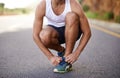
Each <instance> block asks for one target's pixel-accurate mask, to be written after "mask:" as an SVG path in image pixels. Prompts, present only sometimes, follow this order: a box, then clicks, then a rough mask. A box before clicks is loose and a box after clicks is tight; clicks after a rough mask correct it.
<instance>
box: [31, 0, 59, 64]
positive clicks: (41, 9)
mask: <svg viewBox="0 0 120 78" xmlns="http://www.w3.org/2000/svg"><path fill="white" fill-rule="evenodd" d="M45 5H46V4H45V0H42V1H41V2H40V4H39V5H38V6H37V8H36V13H35V20H34V26H33V39H34V41H35V43H36V44H37V45H38V47H39V48H40V49H41V50H42V52H43V53H44V54H45V55H46V56H47V58H48V59H49V60H50V61H51V62H52V64H53V65H57V64H58V63H59V62H60V60H61V58H58V57H55V56H54V55H53V54H52V53H51V52H50V51H49V50H48V48H46V47H45V46H44V45H43V43H42V41H41V39H40V32H41V31H42V27H43V18H44V16H45Z"/></svg>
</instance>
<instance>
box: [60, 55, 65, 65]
mask: <svg viewBox="0 0 120 78" xmlns="http://www.w3.org/2000/svg"><path fill="white" fill-rule="evenodd" d="M65 63H66V62H65V57H62V61H61V62H60V63H59V64H60V65H64V64H65Z"/></svg>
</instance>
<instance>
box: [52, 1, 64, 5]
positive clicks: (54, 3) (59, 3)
mask: <svg viewBox="0 0 120 78" xmlns="http://www.w3.org/2000/svg"><path fill="white" fill-rule="evenodd" d="M52 3H53V5H56V6H57V5H61V4H64V3H65V0H52Z"/></svg>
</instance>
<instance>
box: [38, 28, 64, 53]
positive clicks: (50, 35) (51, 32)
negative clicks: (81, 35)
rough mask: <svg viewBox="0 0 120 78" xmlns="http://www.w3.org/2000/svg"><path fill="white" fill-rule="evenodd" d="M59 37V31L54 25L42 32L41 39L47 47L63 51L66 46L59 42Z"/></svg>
mask: <svg viewBox="0 0 120 78" xmlns="http://www.w3.org/2000/svg"><path fill="white" fill-rule="evenodd" d="M58 37H59V35H58V32H57V31H56V30H55V29H53V28H52V27H47V28H44V29H43V30H42V31H41V33H40V38H41V41H42V42H43V44H44V45H45V46H46V47H47V48H50V49H54V50H56V51H58V52H62V51H63V50H64V48H63V47H62V46H61V45H60V44H59V41H58Z"/></svg>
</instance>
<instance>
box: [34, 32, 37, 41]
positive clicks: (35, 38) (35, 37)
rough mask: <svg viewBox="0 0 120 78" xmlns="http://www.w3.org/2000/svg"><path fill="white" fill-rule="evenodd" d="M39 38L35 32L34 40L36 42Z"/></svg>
mask: <svg viewBox="0 0 120 78" xmlns="http://www.w3.org/2000/svg"><path fill="white" fill-rule="evenodd" d="M37 39H38V34H36V33H33V40H34V41H35V42H36V40H37Z"/></svg>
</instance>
